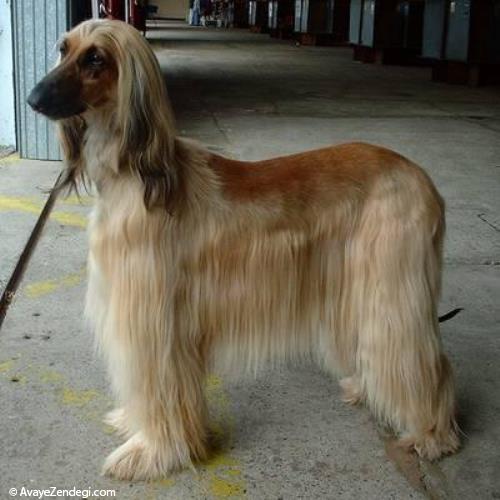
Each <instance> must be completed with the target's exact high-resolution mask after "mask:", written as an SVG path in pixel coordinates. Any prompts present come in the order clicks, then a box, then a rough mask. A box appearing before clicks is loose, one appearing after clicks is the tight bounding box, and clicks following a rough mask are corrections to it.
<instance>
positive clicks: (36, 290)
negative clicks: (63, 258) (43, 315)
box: [24, 268, 85, 299]
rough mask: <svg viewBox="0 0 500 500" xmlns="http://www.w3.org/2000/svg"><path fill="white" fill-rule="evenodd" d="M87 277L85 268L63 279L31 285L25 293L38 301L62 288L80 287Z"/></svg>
mask: <svg viewBox="0 0 500 500" xmlns="http://www.w3.org/2000/svg"><path fill="white" fill-rule="evenodd" d="M84 277H85V268H83V269H81V270H80V271H79V272H77V273H72V274H68V275H66V276H63V277H62V278H58V279H52V280H45V281H38V282H36V283H30V284H29V285H26V287H25V289H24V293H25V294H26V296H27V297H29V298H30V299H37V298H39V297H43V296H44V295H48V294H49V293H52V292H55V291H57V290H59V289H61V288H71V287H74V286H76V285H78V284H79V283H80V282H81V281H82V279H83V278H84Z"/></svg>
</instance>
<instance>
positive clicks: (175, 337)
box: [103, 261, 207, 480]
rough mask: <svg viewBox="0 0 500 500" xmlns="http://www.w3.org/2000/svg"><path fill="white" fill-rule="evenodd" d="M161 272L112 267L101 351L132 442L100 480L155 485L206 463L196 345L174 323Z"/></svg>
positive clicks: (109, 462) (112, 459)
mask: <svg viewBox="0 0 500 500" xmlns="http://www.w3.org/2000/svg"><path fill="white" fill-rule="evenodd" d="M142 264H144V262H143V263H142ZM162 271H163V270H162V269H161V266H157V267H155V266H154V265H151V263H146V264H145V265H142V267H140V266H138V267H137V268H136V267H135V265H134V262H131V261H128V262H126V263H121V265H120V266H119V267H118V266H116V267H115V268H114V273H113V279H112V287H111V292H110V295H111V296H110V305H109V316H108V319H107V322H106V323H107V324H106V328H105V330H107V331H106V332H105V333H104V337H105V339H104V342H103V346H104V348H105V350H106V351H107V358H108V362H109V368H110V372H111V376H112V380H113V385H114V388H115V391H116V392H117V396H118V399H119V401H120V405H121V409H120V411H119V414H120V415H119V416H120V421H122V424H123V426H125V427H126V429H127V434H128V436H129V439H128V441H126V442H125V443H124V444H123V445H122V446H120V447H119V448H117V449H116V450H115V451H114V452H112V453H111V454H110V455H109V456H108V458H107V459H106V461H105V463H104V467H103V473H104V474H106V475H108V476H112V477H115V478H118V479H126V480H149V479H155V478H158V477H161V476H164V475H166V474H168V473H170V472H171V471H173V470H176V469H180V468H183V467H186V466H188V465H190V464H191V463H192V461H193V460H201V459H204V458H205V456H206V446H207V445H206V428H207V427H206V405H205V400H204V394H203V380H204V367H203V365H202V363H201V362H200V359H201V358H200V354H199V351H198V339H197V336H196V335H193V334H192V333H191V332H189V331H183V329H185V328H187V326H186V324H185V322H183V321H177V320H175V317H174V311H173V307H172V303H173V302H175V299H174V296H173V295H172V293H173V292H171V291H169V289H168V287H167V286H165V282H166V281H167V279H166V277H164V276H163V275H162Z"/></svg>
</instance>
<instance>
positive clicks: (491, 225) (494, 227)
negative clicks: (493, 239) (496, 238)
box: [477, 213, 500, 233]
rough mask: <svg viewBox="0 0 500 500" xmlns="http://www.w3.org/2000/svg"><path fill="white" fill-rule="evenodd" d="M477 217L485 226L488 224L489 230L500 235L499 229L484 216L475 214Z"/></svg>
mask: <svg viewBox="0 0 500 500" xmlns="http://www.w3.org/2000/svg"><path fill="white" fill-rule="evenodd" d="M477 216H478V217H479V218H480V219H481V220H482V221H483V222H485V223H486V224H488V226H490V227H491V228H493V229H494V230H495V231H496V232H497V233H500V228H499V227H497V226H495V224H492V223H491V222H490V221H489V220H488V219H487V218H486V214H483V213H481V214H477Z"/></svg>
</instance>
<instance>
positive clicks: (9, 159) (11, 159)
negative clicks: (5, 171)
mask: <svg viewBox="0 0 500 500" xmlns="http://www.w3.org/2000/svg"><path fill="white" fill-rule="evenodd" d="M20 159H21V158H19V153H13V154H11V155H8V156H6V157H5V158H2V159H1V160H0V167H1V166H4V165H11V164H13V163H17V162H18V161H20Z"/></svg>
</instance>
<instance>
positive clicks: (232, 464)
mask: <svg viewBox="0 0 500 500" xmlns="http://www.w3.org/2000/svg"><path fill="white" fill-rule="evenodd" d="M205 393H206V397H207V401H208V405H209V406H210V407H211V408H212V409H213V410H214V413H215V415H214V416H213V420H212V421H211V422H210V429H211V431H212V434H213V435H214V436H215V438H216V439H217V440H218V441H219V442H220V443H219V445H220V447H221V449H220V451H219V452H218V453H216V454H215V455H214V456H212V457H211V458H210V459H209V460H208V461H207V462H205V463H204V464H202V466H203V467H204V468H205V471H206V475H205V477H206V480H207V481H208V492H209V494H210V496H211V497H212V498H216V499H219V498H245V496H246V495H245V491H246V484H245V480H244V478H243V471H242V469H241V464H240V462H239V461H238V460H237V459H235V458H234V457H231V456H230V454H229V452H228V451H227V450H228V449H230V445H231V441H232V434H233V428H234V417H233V416H232V414H231V411H230V401H229V397H228V395H227V393H226V391H225V390H224V384H223V381H222V379H221V378H220V377H218V376H216V375H210V376H209V377H207V380H206V385H205Z"/></svg>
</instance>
